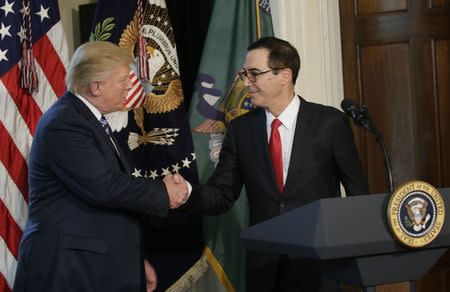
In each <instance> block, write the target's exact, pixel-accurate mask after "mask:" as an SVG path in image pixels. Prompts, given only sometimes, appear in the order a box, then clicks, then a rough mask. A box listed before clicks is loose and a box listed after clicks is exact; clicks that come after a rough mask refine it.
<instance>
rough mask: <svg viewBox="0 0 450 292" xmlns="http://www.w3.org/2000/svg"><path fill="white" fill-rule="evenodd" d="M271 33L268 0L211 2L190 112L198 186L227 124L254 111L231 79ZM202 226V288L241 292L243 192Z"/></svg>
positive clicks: (211, 165) (208, 172) (206, 175)
mask: <svg viewBox="0 0 450 292" xmlns="http://www.w3.org/2000/svg"><path fill="white" fill-rule="evenodd" d="M270 35H273V29H272V20H271V16H270V5H269V1H268V0H264V1H262V0H245V1H243V0H216V1H215V4H214V8H213V11H212V15H211V21H210V25H209V29H208V34H207V37H206V41H205V45H204V49H203V55H202V60H201V64H200V67H199V71H198V72H199V73H198V75H197V80H196V84H195V91H194V94H193V97H192V102H191V107H190V112H189V119H190V125H191V128H192V131H193V139H194V149H195V153H196V155H197V167H198V173H199V178H200V182H202V183H205V182H206V181H207V179H208V178H209V176H210V175H211V174H212V172H213V170H214V167H215V165H216V164H217V162H218V158H219V153H220V149H221V146H222V140H223V137H224V131H225V124H226V122H228V121H230V120H232V119H233V118H235V117H237V116H239V115H241V114H244V113H246V112H248V111H249V110H251V109H252V108H253V106H252V104H251V102H250V99H249V98H248V96H247V94H246V91H245V88H244V86H243V83H242V82H241V81H240V80H238V79H237V78H236V76H237V72H238V71H239V70H240V69H241V68H242V64H243V63H244V59H245V55H246V53H247V47H248V46H249V45H250V44H251V43H252V42H254V41H255V40H256V39H257V38H259V37H261V36H270ZM204 223H205V224H204V230H205V240H206V244H207V247H208V248H207V250H206V252H205V253H204V256H205V257H206V258H207V262H208V264H209V268H210V269H209V272H208V273H206V275H207V276H208V275H209V277H210V279H209V280H210V281H211V282H210V283H209V284H205V283H204V282H205V281H203V283H202V285H206V286H203V287H210V288H211V287H218V283H217V282H219V284H220V285H221V287H222V288H224V291H245V283H244V259H245V253H244V249H243V247H242V245H241V242H240V239H239V235H240V231H241V229H242V228H245V227H246V226H247V225H248V209H247V198H246V195H245V192H243V193H242V194H241V196H240V198H239V200H238V201H236V203H235V204H234V207H233V208H232V209H231V210H229V211H228V212H227V213H225V214H223V215H220V216H214V217H207V218H206V219H205V222H204ZM211 271H213V272H214V273H212V272H211ZM204 278H207V277H204ZM206 280H207V279H206ZM214 282H215V283H214ZM215 289H216V288H215ZM215 291H216V290H215Z"/></svg>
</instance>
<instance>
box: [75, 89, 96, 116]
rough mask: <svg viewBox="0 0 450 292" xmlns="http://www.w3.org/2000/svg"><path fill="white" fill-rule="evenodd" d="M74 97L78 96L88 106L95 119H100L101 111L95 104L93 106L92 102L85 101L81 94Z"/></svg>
mask: <svg viewBox="0 0 450 292" xmlns="http://www.w3.org/2000/svg"><path fill="white" fill-rule="evenodd" d="M76 97H78V98H79V99H80V100H81V101H82V102H83V103H84V104H85V105H86V106H87V107H88V108H89V110H90V111H91V112H92V113H93V114H94V116H95V117H96V118H97V120H99V121H100V118H101V117H102V113H101V112H100V111H99V110H98V109H97V108H96V107H95V106H93V105H92V103H90V102H89V101H87V99H85V98H84V97H82V96H81V95H79V94H76Z"/></svg>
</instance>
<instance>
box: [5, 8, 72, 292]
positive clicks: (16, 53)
mask: <svg viewBox="0 0 450 292" xmlns="http://www.w3.org/2000/svg"><path fill="white" fill-rule="evenodd" d="M24 13H25V14H27V13H28V14H29V15H30V17H31V25H23V19H24ZM27 30H30V31H27ZM28 32H31V41H32V50H33V55H34V59H35V67H36V73H37V78H38V80H39V86H38V89H37V91H36V92H33V94H30V93H29V92H28V90H27V89H23V88H20V58H21V51H22V50H21V41H22V40H23V39H24V38H25V37H27V36H29V33H28ZM66 64H68V54H67V43H66V38H65V36H64V32H63V28H62V24H61V21H60V16H59V8H58V1H57V0H20V1H19V0H0V79H1V82H0V291H1V292H3V291H10V290H11V289H12V286H13V282H14V276H15V271H16V265H17V256H18V246H19V241H20V238H21V236H22V230H23V229H24V228H25V224H26V220H27V217H28V185H27V176H28V168H27V162H28V153H29V150H30V147H31V141H32V139H33V135H34V132H35V129H36V125H37V122H38V120H39V118H40V117H41V115H42V113H43V112H45V111H46V110H47V109H48V108H49V107H50V106H51V105H52V104H53V103H54V102H55V101H56V100H57V98H58V97H59V96H61V95H62V94H63V93H64V91H65V82H64V77H65V74H66V70H65V67H66Z"/></svg>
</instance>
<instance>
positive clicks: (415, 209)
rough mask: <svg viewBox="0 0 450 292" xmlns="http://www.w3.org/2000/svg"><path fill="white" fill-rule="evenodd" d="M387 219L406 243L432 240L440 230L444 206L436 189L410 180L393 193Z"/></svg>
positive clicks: (407, 244) (423, 242) (410, 245)
mask: <svg viewBox="0 0 450 292" xmlns="http://www.w3.org/2000/svg"><path fill="white" fill-rule="evenodd" d="M387 217H388V218H387V219H388V224H389V228H390V230H391V232H392V234H393V236H394V237H395V238H396V239H397V240H398V241H399V242H401V243H402V244H404V245H406V246H409V247H414V248H418V247H422V246H425V245H427V244H429V243H430V242H432V241H433V240H434V239H435V238H436V236H438V234H439V232H440V231H441V228H442V225H443V224H444V219H445V206H444V201H443V199H442V196H441V194H440V193H439V191H438V190H437V189H436V188H434V187H433V186H432V185H430V184H428V183H426V182H423V181H418V180H416V181H410V182H407V183H404V184H402V185H401V186H399V187H398V188H397V189H396V190H395V191H394V192H393V194H392V196H391V198H390V200H389V204H388V208H387Z"/></svg>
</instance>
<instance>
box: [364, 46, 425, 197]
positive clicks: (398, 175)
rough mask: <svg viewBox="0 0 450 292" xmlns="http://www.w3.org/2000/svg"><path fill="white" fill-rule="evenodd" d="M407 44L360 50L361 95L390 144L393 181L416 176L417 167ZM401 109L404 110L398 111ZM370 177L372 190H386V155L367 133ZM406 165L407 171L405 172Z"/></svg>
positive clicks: (377, 191)
mask: <svg viewBox="0 0 450 292" xmlns="http://www.w3.org/2000/svg"><path fill="white" fill-rule="evenodd" d="M409 55H410V52H409V45H408V43H401V44H390V45H381V46H367V47H362V48H360V60H361V61H360V63H361V64H360V70H361V73H360V76H361V95H362V103H364V104H365V105H366V106H367V107H368V109H369V112H370V113H371V115H372V116H373V119H374V121H375V123H376V125H378V128H379V130H380V131H381V133H384V141H385V143H386V145H389V146H390V147H389V149H388V150H389V151H390V153H391V157H392V159H391V160H392V161H391V163H392V166H393V169H392V170H393V174H394V181H397V182H399V181H405V179H406V178H411V177H413V176H414V173H415V169H416V165H415V161H414V160H413V159H411V157H413V155H414V153H413V148H412V147H405V145H414V143H415V135H414V129H413V126H412V120H413V119H414V117H413V112H414V110H413V107H414V104H413V103H412V97H411V79H410V78H411V76H410V75H409V74H397V72H410V70H411V68H410V62H409V59H410V58H409ZM399 108H401V109H402V110H401V111H397V109H399ZM366 135H367V137H366V138H367V139H368V141H370V142H369V143H367V145H366V160H367V175H368V177H369V185H371V186H373V187H372V191H373V192H376V193H380V192H385V191H387V188H386V184H385V181H386V179H385V176H384V171H383V156H382V153H381V151H380V150H379V147H378V145H377V144H376V143H375V141H374V138H373V137H372V136H371V135H370V134H368V133H366ZM405 166H407V168H406V169H407V171H403V169H404V167H405Z"/></svg>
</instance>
